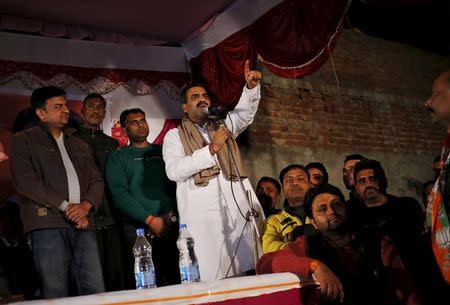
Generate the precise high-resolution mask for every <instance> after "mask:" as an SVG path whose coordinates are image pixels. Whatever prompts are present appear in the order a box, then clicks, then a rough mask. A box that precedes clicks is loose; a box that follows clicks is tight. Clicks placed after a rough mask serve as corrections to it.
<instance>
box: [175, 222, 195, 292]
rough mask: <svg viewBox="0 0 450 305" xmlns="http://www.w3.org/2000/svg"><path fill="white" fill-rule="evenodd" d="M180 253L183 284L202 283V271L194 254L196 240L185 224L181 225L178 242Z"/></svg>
mask: <svg viewBox="0 0 450 305" xmlns="http://www.w3.org/2000/svg"><path fill="white" fill-rule="evenodd" d="M177 246H178V250H179V251H180V260H179V264H180V277H181V283H183V284H184V283H193V282H200V270H199V268H198V262H197V257H196V256H195V252H194V239H193V238H192V236H191V234H189V232H188V230H187V227H186V225H185V224H180V235H179V236H178V240H177Z"/></svg>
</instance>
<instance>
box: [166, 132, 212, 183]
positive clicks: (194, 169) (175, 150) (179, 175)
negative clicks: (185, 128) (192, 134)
mask: <svg viewBox="0 0 450 305" xmlns="http://www.w3.org/2000/svg"><path fill="white" fill-rule="evenodd" d="M162 153H163V159H164V162H165V163H166V173H167V177H169V179H170V180H172V181H175V182H182V181H186V180H188V179H189V178H191V177H192V176H193V175H195V174H196V173H198V172H200V171H202V170H204V169H206V168H210V167H212V166H214V165H215V164H216V160H215V158H214V156H212V155H211V153H210V151H209V146H208V145H207V146H205V147H203V148H200V149H198V150H196V151H194V153H193V154H192V156H186V153H185V152H184V148H183V144H181V140H180V135H179V134H178V129H177V128H174V129H171V130H169V131H168V132H167V134H166V136H165V137H164V142H163V147H162Z"/></svg>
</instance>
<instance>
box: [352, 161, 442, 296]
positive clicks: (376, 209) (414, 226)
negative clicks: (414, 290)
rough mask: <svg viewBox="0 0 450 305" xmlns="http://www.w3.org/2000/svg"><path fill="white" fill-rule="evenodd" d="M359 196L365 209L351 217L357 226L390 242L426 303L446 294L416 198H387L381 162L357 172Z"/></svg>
mask: <svg viewBox="0 0 450 305" xmlns="http://www.w3.org/2000/svg"><path fill="white" fill-rule="evenodd" d="M354 172H355V173H354V178H355V183H356V185H355V186H356V192H357V194H358V196H359V197H360V198H361V199H362V201H363V203H364V208H363V209H360V210H359V211H358V213H355V214H354V215H352V216H353V217H355V219H354V221H355V225H356V226H357V227H360V228H365V229H368V230H373V231H375V232H379V233H381V234H384V235H386V236H388V237H389V238H391V239H392V240H393V242H394V243H395V245H396V247H397V249H398V251H399V253H400V255H401V257H402V259H403V261H404V263H405V265H406V267H407V268H408V270H410V271H411V273H412V275H413V276H414V279H415V281H416V283H417V284H418V286H419V288H420V289H421V290H422V292H423V293H424V296H425V298H424V300H426V301H430V304H432V303H433V302H432V300H433V296H436V295H438V294H439V293H441V291H442V290H443V282H442V278H441V276H440V274H439V272H436V271H437V266H436V264H435V262H434V260H433V257H432V253H431V248H430V245H429V239H427V236H425V235H423V231H424V220H425V219H424V213H423V210H422V208H421V206H420V204H419V202H417V200H415V199H414V198H410V197H397V196H394V195H390V194H387V192H386V189H387V185H388V180H387V178H386V174H385V172H384V169H383V167H382V166H381V164H380V162H378V161H376V160H363V161H361V162H359V163H357V164H356V166H355V169H354Z"/></svg>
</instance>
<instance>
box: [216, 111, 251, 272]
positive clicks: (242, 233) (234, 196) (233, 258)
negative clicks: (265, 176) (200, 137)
mask: <svg viewBox="0 0 450 305" xmlns="http://www.w3.org/2000/svg"><path fill="white" fill-rule="evenodd" d="M227 116H228V118H229V119H230V124H231V136H233V131H234V125H233V119H232V118H231V115H230V114H229V113H227ZM223 122H224V125H225V127H226V124H225V121H223ZM227 142H228V139H227ZM227 149H228V160H229V166H230V169H231V172H233V170H232V168H233V167H232V162H233V160H232V152H231V150H230V149H229V146H228V143H227ZM236 174H237V175H238V176H239V177H238V179H241V177H240V173H239V172H238V169H237V165H236ZM230 188H231V194H232V195H233V200H234V203H235V204H236V207H237V209H238V211H239V214H241V216H242V218H243V219H244V220H245V223H244V226H243V228H242V231H241V234H239V239H238V243H237V246H236V249H235V250H234V253H233V257H232V259H231V262H230V266H229V267H228V270H227V273H226V274H225V278H227V277H228V273H229V272H230V270H231V267H232V266H233V264H234V260H235V258H236V255H237V252H238V250H239V245H240V243H241V239H242V236H244V232H245V229H246V228H247V225H248V223H249V222H250V219H247V217H246V216H244V213H242V210H241V208H240V206H239V203H238V201H237V199H236V195H235V194H234V187H233V179H231V178H230ZM244 196H245V199H246V200H248V198H246V197H247V194H246V193H245V194H244ZM251 208H252V209H253V207H251ZM249 213H252V211H250V210H249ZM255 268H256V266H255Z"/></svg>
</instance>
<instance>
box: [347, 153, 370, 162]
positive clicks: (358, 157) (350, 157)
mask: <svg viewBox="0 0 450 305" xmlns="http://www.w3.org/2000/svg"><path fill="white" fill-rule="evenodd" d="M365 159H367V158H366V157H364V156H363V155H360V154H350V155H347V156H345V159H344V163H346V162H347V161H350V160H361V161H362V160H365Z"/></svg>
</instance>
